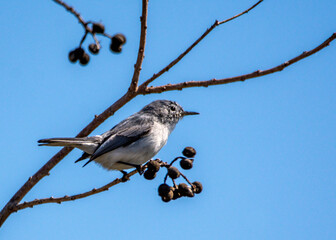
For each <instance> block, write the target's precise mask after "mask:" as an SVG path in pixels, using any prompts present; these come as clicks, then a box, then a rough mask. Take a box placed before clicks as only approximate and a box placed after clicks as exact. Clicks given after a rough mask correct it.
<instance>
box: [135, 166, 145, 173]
mask: <svg viewBox="0 0 336 240" xmlns="http://www.w3.org/2000/svg"><path fill="white" fill-rule="evenodd" d="M136 170H137V171H138V173H139V175H142V174H143V173H144V167H143V166H142V165H138V166H136Z"/></svg>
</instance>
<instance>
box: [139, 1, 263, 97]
mask: <svg viewBox="0 0 336 240" xmlns="http://www.w3.org/2000/svg"><path fill="white" fill-rule="evenodd" d="M262 1H263V0H260V1H258V2H257V3H255V4H254V5H253V6H252V7H250V8H248V9H246V10H245V11H244V12H241V13H239V14H237V15H235V16H233V17H231V18H228V19H226V20H224V21H220V22H219V21H217V20H216V21H215V23H214V24H212V25H211V27H210V28H208V29H207V30H206V31H205V32H204V33H203V34H202V36H200V37H199V38H198V39H197V40H196V41H195V42H194V43H193V44H191V46H190V47H188V48H187V50H185V51H184V52H183V53H181V54H180V55H179V56H178V57H177V58H176V59H175V60H173V61H172V62H171V63H169V64H168V65H167V66H166V67H164V68H163V69H162V70H161V71H159V72H158V73H155V74H154V75H153V76H152V77H151V78H149V79H148V80H146V81H145V82H144V83H143V84H141V86H140V87H139V90H140V91H143V90H144V89H145V88H146V87H147V86H148V84H150V83H151V82H153V81H154V80H155V79H157V78H158V77H160V76H161V75H162V74H164V73H165V72H168V71H169V69H171V68H172V67H174V66H175V65H176V64H177V63H178V62H179V61H181V59H182V58H184V57H185V56H186V55H187V54H188V53H189V52H190V51H191V50H192V49H193V48H194V47H195V46H196V45H197V44H198V43H199V42H200V41H202V40H203V39H204V38H205V37H206V36H207V35H208V34H209V33H210V32H211V31H212V30H214V29H215V27H217V26H219V25H221V24H224V23H227V22H229V21H232V20H233V19H235V18H238V17H240V16H242V15H244V14H245V13H248V12H249V11H251V10H252V9H253V8H255V7H256V6H258V5H259V4H260V3H261V2H262Z"/></svg>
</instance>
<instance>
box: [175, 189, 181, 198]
mask: <svg viewBox="0 0 336 240" xmlns="http://www.w3.org/2000/svg"><path fill="white" fill-rule="evenodd" d="M180 197H182V196H181V193H180V192H179V190H178V188H174V190H173V200H176V199H178V198H180Z"/></svg>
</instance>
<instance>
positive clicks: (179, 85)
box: [139, 33, 336, 95]
mask: <svg viewBox="0 0 336 240" xmlns="http://www.w3.org/2000/svg"><path fill="white" fill-rule="evenodd" d="M335 38H336V33H334V34H332V35H331V36H330V37H329V38H328V39H327V40H325V41H324V42H323V43H321V44H320V45H319V46H317V47H316V48H314V49H312V50H310V51H305V52H303V53H302V54H300V55H298V56H296V57H294V58H292V59H290V60H289V61H287V62H284V63H282V64H280V65H278V66H276V67H273V68H269V69H267V70H257V71H255V72H252V73H248V74H245V75H240V76H236V77H230V78H223V79H211V80H207V81H189V82H182V83H177V84H167V85H163V86H158V87H147V88H145V89H141V92H140V91H139V93H140V94H143V95H146V94H150V93H162V92H167V91H173V90H182V89H184V88H190V87H208V86H212V85H220V84H227V83H232V82H238V81H245V80H246V79H251V78H256V77H261V76H264V75H268V74H271V73H275V72H279V71H282V70H283V69H285V68H286V67H288V66H290V65H292V64H294V63H296V62H298V61H300V60H302V59H304V58H306V57H309V56H310V55H313V54H314V53H316V52H318V51H320V50H322V49H323V48H325V47H327V46H328V45H329V44H330V42H332V41H333V40H335ZM139 90H140V89H139Z"/></svg>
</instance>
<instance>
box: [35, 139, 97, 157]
mask: <svg viewBox="0 0 336 240" xmlns="http://www.w3.org/2000/svg"><path fill="white" fill-rule="evenodd" d="M37 142H38V143H39V146H62V147H74V148H79V149H81V150H83V151H84V152H87V153H89V154H92V153H93V152H94V151H95V149H96V148H97V146H98V143H99V141H97V139H96V138H95V137H85V138H46V139H41V140H38V141H37Z"/></svg>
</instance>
